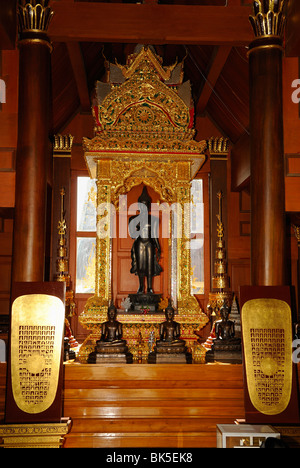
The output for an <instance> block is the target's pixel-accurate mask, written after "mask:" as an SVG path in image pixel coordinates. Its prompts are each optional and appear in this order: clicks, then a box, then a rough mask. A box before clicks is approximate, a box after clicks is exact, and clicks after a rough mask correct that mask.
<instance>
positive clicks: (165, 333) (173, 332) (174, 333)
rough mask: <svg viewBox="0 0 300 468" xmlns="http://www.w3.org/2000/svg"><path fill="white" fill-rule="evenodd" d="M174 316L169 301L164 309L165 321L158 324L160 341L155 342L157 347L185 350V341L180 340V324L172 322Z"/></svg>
mask: <svg viewBox="0 0 300 468" xmlns="http://www.w3.org/2000/svg"><path fill="white" fill-rule="evenodd" d="M174 315H175V310H174V308H173V307H172V304H171V302H170V300H169V304H168V306H167V307H166V309H165V316H166V321H165V322H163V323H161V324H160V328H159V336H160V339H159V340H156V346H157V347H168V348H172V347H174V348H175V347H176V348H178V347H181V348H185V341H184V340H182V339H181V338H180V324H179V323H178V322H176V321H175V320H174Z"/></svg>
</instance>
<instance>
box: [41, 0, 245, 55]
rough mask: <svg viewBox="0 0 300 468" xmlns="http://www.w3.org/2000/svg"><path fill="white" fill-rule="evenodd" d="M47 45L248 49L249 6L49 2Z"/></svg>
mask: <svg viewBox="0 0 300 468" xmlns="http://www.w3.org/2000/svg"><path fill="white" fill-rule="evenodd" d="M52 9H53V11H54V13H55V15H54V18H53V20H52V21H51V24H50V27H49V35H50V38H51V40H52V41H55V42H69V41H78V42H80V41H90V42H122V43H143V44H202V45H203V44H212V45H232V46H233V45H248V44H249V43H250V42H251V41H252V40H253V32H252V29H251V26H250V23H249V19H248V17H249V14H251V8H250V7H249V6H235V5H233V6H228V7H211V6H199V5H174V4H173V5H162V4H156V3H154V2H153V3H144V4H131V3H118V4H116V3H92V2H74V3H73V2H70V1H63V2H61V1H58V0H56V1H55V0H53V1H52Z"/></svg>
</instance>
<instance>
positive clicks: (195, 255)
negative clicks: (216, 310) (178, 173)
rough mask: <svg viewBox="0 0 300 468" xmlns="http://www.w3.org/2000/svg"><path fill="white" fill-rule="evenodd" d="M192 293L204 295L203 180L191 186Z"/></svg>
mask: <svg viewBox="0 0 300 468" xmlns="http://www.w3.org/2000/svg"><path fill="white" fill-rule="evenodd" d="M191 203H192V206H191V241H190V249H191V270H192V271H191V293H192V294H204V203H203V180H202V179H194V180H193V181H192V184H191Z"/></svg>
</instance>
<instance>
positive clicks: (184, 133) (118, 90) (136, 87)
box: [80, 46, 208, 361]
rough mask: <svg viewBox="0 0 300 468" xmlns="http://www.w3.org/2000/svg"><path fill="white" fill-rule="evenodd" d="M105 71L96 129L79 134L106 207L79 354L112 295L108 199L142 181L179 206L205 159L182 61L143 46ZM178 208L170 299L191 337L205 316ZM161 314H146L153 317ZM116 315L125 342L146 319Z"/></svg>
mask: <svg viewBox="0 0 300 468" xmlns="http://www.w3.org/2000/svg"><path fill="white" fill-rule="evenodd" d="M106 76H107V79H106V83H102V82H98V83H97V85H96V96H97V104H96V105H95V106H94V107H93V115H94V118H95V124H96V126H95V132H96V133H95V137H94V138H93V139H87V138H85V139H84V140H83V146H84V151H85V160H86V164H87V167H88V170H89V174H90V177H91V178H93V179H96V180H97V206H98V207H99V206H100V205H101V204H103V203H104V204H106V205H105V206H107V210H106V211H105V213H104V214H101V215H100V214H98V215H97V223H98V222H100V221H101V218H103V217H104V216H105V217H106V218H105V219H106V223H107V224H106V226H105V228H106V232H107V236H106V237H105V238H103V236H102V237H101V238H100V237H98V236H97V239H96V275H95V276H96V280H95V295H94V296H93V297H91V298H90V299H89V300H88V301H87V304H86V306H85V309H84V311H83V313H82V314H81V315H80V322H81V324H82V325H83V326H85V327H86V328H88V329H90V330H92V335H90V337H89V338H88V339H87V340H86V341H85V343H84V344H83V345H82V347H81V353H80V355H81V360H82V361H84V360H85V359H86V357H87V355H88V353H89V352H90V351H93V350H94V349H93V346H94V343H95V340H96V339H97V338H98V335H99V333H100V331H99V330H100V324H101V323H102V322H103V321H105V320H106V315H107V307H108V304H109V302H110V300H111V239H110V236H109V233H110V230H111V226H110V216H109V210H110V207H111V206H112V205H114V206H115V207H118V202H119V196H120V195H125V194H126V193H128V192H129V191H130V190H131V188H132V187H133V186H135V185H139V184H140V183H144V184H145V185H148V186H150V187H152V188H153V189H154V190H155V191H156V192H157V193H158V194H159V196H160V198H161V201H163V202H167V203H169V204H173V203H178V204H180V206H181V207H183V206H184V205H185V204H189V203H190V202H191V196H190V185H191V180H192V179H193V178H194V177H195V175H196V174H197V172H198V170H199V169H200V167H201V166H202V164H203V163H204V161H205V155H204V151H205V148H206V141H201V142H197V141H195V140H194V139H193V136H194V133H195V131H194V129H193V103H192V100H191V92H190V85H189V83H183V82H182V77H183V63H176V64H175V65H172V66H170V67H163V66H162V62H161V58H160V57H158V56H157V55H156V54H155V53H154V52H153V50H152V48H151V47H144V46H141V47H140V50H138V51H137V52H136V53H135V54H133V55H131V56H129V57H128V60H127V65H125V66H120V65H118V64H117V65H116V64H107V74H106ZM102 206H103V205H102ZM183 212H185V217H183V218H182V220H181V225H180V226H178V225H177V229H178V230H180V231H178V232H180V233H183V235H182V236H176V235H174V237H176V241H174V243H173V245H172V249H173V253H172V256H173V260H172V271H171V272H170V274H171V275H173V279H172V281H173V283H174V284H176V288H175V293H174V291H173V297H172V299H173V301H174V303H175V304H176V305H177V313H178V315H177V320H178V321H180V322H181V324H182V335H183V338H184V339H186V340H187V341H188V342H190V343H191V342H193V341H195V338H196V337H195V334H194V330H196V329H199V328H202V327H203V326H204V325H205V324H206V323H207V321H208V319H207V316H206V314H205V313H204V312H203V311H202V310H201V309H200V307H199V304H198V302H197V300H196V298H195V297H194V296H193V295H192V294H191V260H190V250H189V240H190V236H189V232H186V229H185V228H184V227H185V226H186V225H188V226H189V222H190V220H189V213H188V212H187V211H186V210H185V211H184V210H183ZM175 234H176V233H175ZM175 296H176V297H175ZM162 319H163V316H162V317H157V316H155V318H154V317H152V318H151V317H150V316H149V317H147V321H149V322H151V321H152V322H153V324H157V323H159V322H161V321H162ZM119 320H121V321H122V322H123V324H124V330H125V338H127V339H128V340H129V344H130V343H133V342H134V339H136V338H137V337H136V336H135V335H136V334H137V332H138V331H139V330H140V329H141V327H143V326H145V327H146V324H141V318H140V317H135V316H134V317H132V316H131V318H130V319H129V318H128V316H126V314H123V315H121V316H120V314H119ZM146 328H147V327H146ZM145 332H146V329H145ZM146 334H147V333H146Z"/></svg>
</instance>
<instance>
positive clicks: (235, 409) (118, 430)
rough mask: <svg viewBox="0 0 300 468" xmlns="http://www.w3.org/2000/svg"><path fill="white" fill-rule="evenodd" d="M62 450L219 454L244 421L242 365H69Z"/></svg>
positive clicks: (66, 368)
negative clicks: (222, 441) (203, 450)
mask: <svg viewBox="0 0 300 468" xmlns="http://www.w3.org/2000/svg"><path fill="white" fill-rule="evenodd" d="M64 415H66V416H70V417H71V418H72V422H73V424H72V429H71V431H70V433H69V434H68V435H67V437H66V442H65V447H106V448H110V447H151V448H155V447H216V425H217V424H226V423H233V422H234V420H235V419H236V418H239V419H243V418H244V417H245V414H244V391H243V375H242V366H241V365H226V364H225V365H223V364H215V363H214V364H190V365H186V364H172V365H168V364H127V365H118V364H109V365H88V364H76V363H74V364H67V365H65V390H64Z"/></svg>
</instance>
